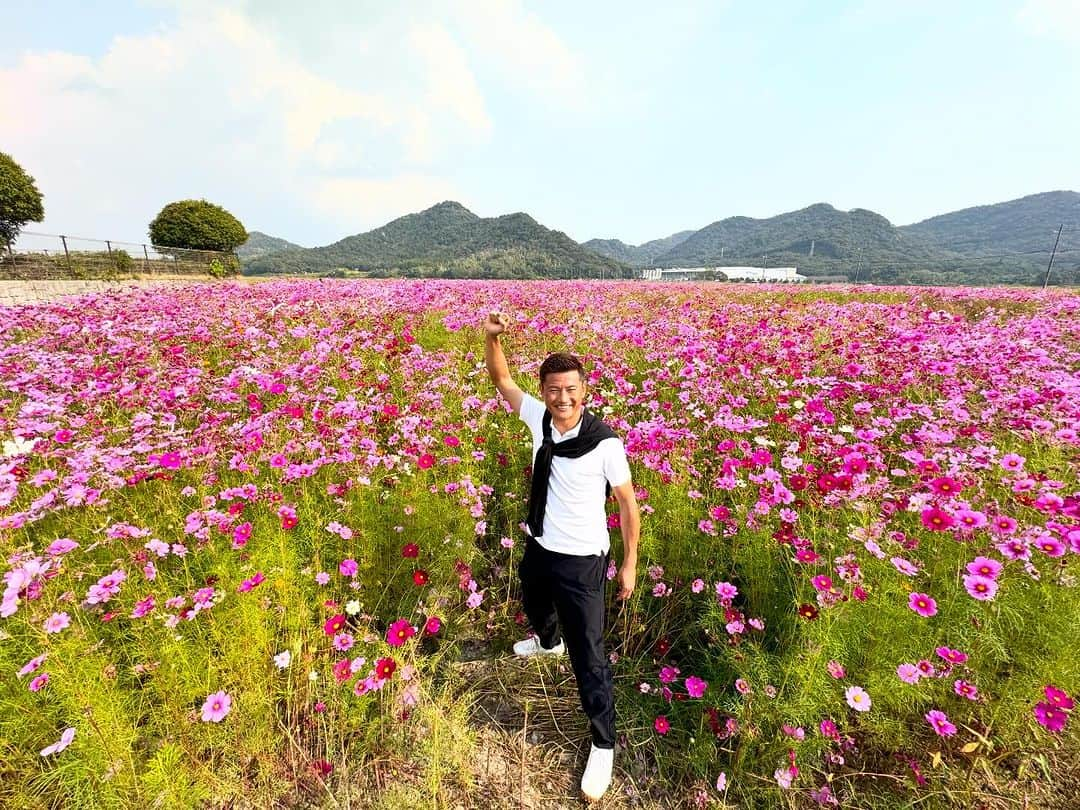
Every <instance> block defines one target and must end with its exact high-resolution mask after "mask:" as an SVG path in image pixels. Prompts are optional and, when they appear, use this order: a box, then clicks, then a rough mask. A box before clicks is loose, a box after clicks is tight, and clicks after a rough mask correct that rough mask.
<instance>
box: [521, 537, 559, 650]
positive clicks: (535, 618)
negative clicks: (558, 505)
mask: <svg viewBox="0 0 1080 810" xmlns="http://www.w3.org/2000/svg"><path fill="white" fill-rule="evenodd" d="M550 554H551V552H549V551H547V549H545V548H543V547H542V546H541V545H540V544H539V543H537V542H536V541H535V540H533V539H532V538H531V537H530V538H528V539H527V540H526V541H525V553H524V554H523V555H522V557H521V562H520V563H518V576H519V577H521V604H522V608H523V609H524V611H525V616H526V617H527V618H528V619H529V624H530V625H532V629H533V632H534V633H536V636H537V639H538V640H539V641H540V646H541V647H544V648H546V649H549V650H550V649H551V648H552V647H554V646H556V645H557V644H558V643H559V642H560V641H561V640H562V639H561V637H560V636H559V624H558V619H557V616H556V613H555V602H554V601H553V599H552V593H551V586H552V582H553V573H552V571H551V560H550Z"/></svg>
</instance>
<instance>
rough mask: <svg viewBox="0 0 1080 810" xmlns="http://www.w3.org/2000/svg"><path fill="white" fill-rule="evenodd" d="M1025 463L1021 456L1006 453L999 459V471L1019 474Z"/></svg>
mask: <svg viewBox="0 0 1080 810" xmlns="http://www.w3.org/2000/svg"><path fill="white" fill-rule="evenodd" d="M1025 461H1027V459H1026V458H1024V457H1023V456H1021V455H1017V454H1016V453H1006V454H1005V455H1003V456H1002V457H1001V469H1003V470H1008V471H1009V472H1019V471H1020V470H1022V469H1023V467H1024V462H1025Z"/></svg>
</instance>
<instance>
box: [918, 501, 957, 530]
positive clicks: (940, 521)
mask: <svg viewBox="0 0 1080 810" xmlns="http://www.w3.org/2000/svg"><path fill="white" fill-rule="evenodd" d="M920 518H921V520H922V524H923V526H925V527H926V528H928V529H933V530H935V531H939V532H943V531H947V530H948V529H951V528H952V527H953V526H954V525H955V524H956V521H955V520H954V519H953V517H952V515H950V514H949V513H948V512H946V511H944V510H943V509H939V508H938V507H936V506H930V507H928V508H926V509H924V510H923V511H922V515H920Z"/></svg>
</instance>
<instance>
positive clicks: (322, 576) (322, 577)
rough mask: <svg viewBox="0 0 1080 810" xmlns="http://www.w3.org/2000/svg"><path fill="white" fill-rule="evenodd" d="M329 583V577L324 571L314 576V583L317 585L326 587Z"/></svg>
mask: <svg viewBox="0 0 1080 810" xmlns="http://www.w3.org/2000/svg"><path fill="white" fill-rule="evenodd" d="M329 582H330V575H329V574H328V573H326V572H325V571H319V572H318V573H317V574H316V575H315V583H316V584H317V585H327V584H329Z"/></svg>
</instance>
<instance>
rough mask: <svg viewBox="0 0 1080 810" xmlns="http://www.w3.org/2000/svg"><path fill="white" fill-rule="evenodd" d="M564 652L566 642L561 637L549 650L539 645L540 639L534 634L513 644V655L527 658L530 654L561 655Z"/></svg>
mask: <svg viewBox="0 0 1080 810" xmlns="http://www.w3.org/2000/svg"><path fill="white" fill-rule="evenodd" d="M564 652H566V644H565V643H564V642H563V640H562V639H559V643H558V644H556V645H555V646H554V647H552V648H551V649H550V650H549V649H548V648H547V647H542V646H540V639H538V638H537V637H536V636H529V637H528V638H527V639H525V640H524V641H518V642H515V644H514V655H516V656H517V657H518V658H528V657H529V656H530V655H562V654H563V653H564Z"/></svg>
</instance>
